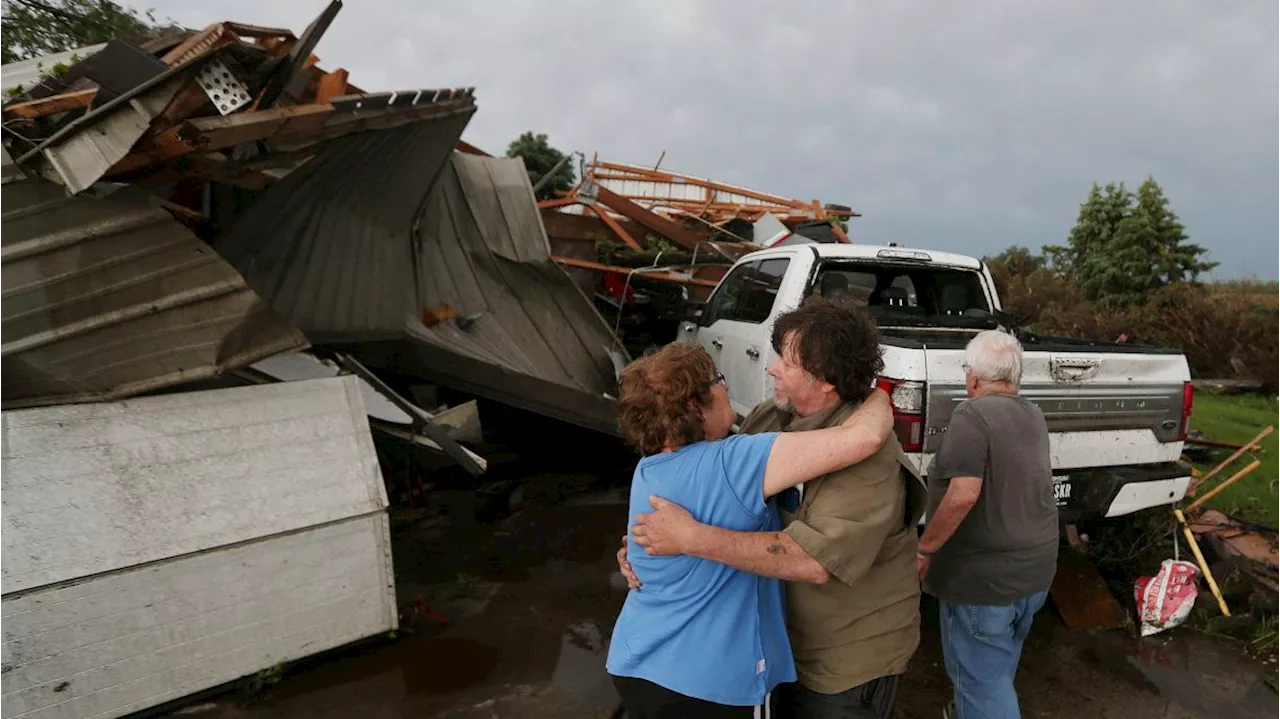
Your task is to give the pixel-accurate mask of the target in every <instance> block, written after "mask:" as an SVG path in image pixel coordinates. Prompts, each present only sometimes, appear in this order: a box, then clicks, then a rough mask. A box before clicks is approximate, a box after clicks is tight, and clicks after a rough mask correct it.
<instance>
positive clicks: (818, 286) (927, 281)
mask: <svg viewBox="0 0 1280 719" xmlns="http://www.w3.org/2000/svg"><path fill="white" fill-rule="evenodd" d="M809 295H810V296H820V297H824V298H828V299H844V298H851V299H852V300H853V301H854V302H855V303H857V304H859V305H862V306H865V307H867V308H868V309H869V311H870V312H871V313H872V315H873V316H876V317H880V316H882V315H886V314H888V315H893V316H916V317H923V316H930V317H938V316H941V317H946V316H971V317H972V316H973V313H974V312H979V313H983V314H985V313H989V312H990V311H991V307H990V305H989V303H988V302H987V298H986V295H985V294H984V293H983V291H982V279H981V276H980V275H979V274H978V273H977V272H975V271H972V270H967V269H960V268H955V267H931V266H920V267H909V268H908V267H903V266H901V265H886V264H874V263H869V262H858V261H845V262H841V261H830V260H829V261H827V262H824V263H823V265H822V267H821V269H819V271H818V274H817V277H816V278H815V281H814V285H813V287H812V288H811V289H810V291H809Z"/></svg>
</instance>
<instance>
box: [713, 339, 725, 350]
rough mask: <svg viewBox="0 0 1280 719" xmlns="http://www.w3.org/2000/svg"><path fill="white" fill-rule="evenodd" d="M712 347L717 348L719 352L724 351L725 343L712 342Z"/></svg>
mask: <svg viewBox="0 0 1280 719" xmlns="http://www.w3.org/2000/svg"><path fill="white" fill-rule="evenodd" d="M711 346H712V347H715V348H716V349H718V350H722V349H724V343H723V342H721V341H720V340H711Z"/></svg>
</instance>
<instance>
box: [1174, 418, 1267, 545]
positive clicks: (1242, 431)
mask: <svg viewBox="0 0 1280 719" xmlns="http://www.w3.org/2000/svg"><path fill="white" fill-rule="evenodd" d="M1276 411H1277V406H1276V398H1275V397H1255V396H1235V397H1230V396H1217V395H1210V394H1207V393H1204V394H1197V395H1196V401H1195V407H1194V409H1193V410H1192V413H1191V429H1193V430H1197V429H1198V430H1200V431H1202V432H1204V438H1205V439H1210V440H1215V441H1218V442H1235V443H1237V444H1244V443H1245V442H1248V441H1249V440H1251V439H1253V438H1254V436H1256V435H1257V434H1258V433H1259V432H1261V431H1262V430H1263V429H1265V428H1266V427H1267V425H1275V424H1276ZM1278 440H1280V438H1278V437H1277V433H1276V432H1272V433H1271V435H1270V436H1269V437H1267V438H1266V439H1264V440H1263V441H1262V445H1261V448H1260V450H1258V451H1254V452H1249V453H1246V454H1245V455H1244V456H1242V457H1240V458H1239V459H1237V460H1236V461H1235V462H1233V463H1232V464H1231V466H1229V467H1227V468H1226V469H1223V470H1222V471H1221V472H1219V473H1218V474H1217V475H1215V476H1214V478H1213V479H1211V480H1209V484H1207V485H1205V486H1203V487H1201V488H1200V491H1199V495H1200V496H1203V495H1204V494H1205V493H1207V492H1208V491H1209V490H1211V489H1213V487H1215V486H1217V485H1218V484H1219V483H1221V482H1222V481H1223V480H1226V479H1227V478H1228V477H1230V476H1231V475H1233V474H1235V473H1236V472H1237V471H1239V470H1241V469H1244V468H1245V467H1246V466H1248V464H1249V463H1250V462H1252V461H1253V460H1254V459H1255V458H1256V459H1259V460H1261V461H1262V465H1261V466H1259V467H1258V468H1257V469H1255V470H1253V472H1251V473H1250V474H1248V475H1247V476H1245V477H1243V478H1241V479H1240V480H1238V481H1237V482H1236V483H1235V484H1233V485H1231V486H1230V487H1228V488H1227V489H1225V490H1223V491H1222V493H1221V494H1219V495H1217V496H1215V497H1214V498H1213V499H1210V500H1209V501H1208V503H1207V506H1210V507H1214V508H1216V509H1220V510H1222V511H1224V512H1227V513H1229V514H1234V515H1238V516H1240V517H1242V518H1245V519H1249V520H1252V521H1254V522H1259V523H1261V524H1266V525H1268V526H1271V527H1276V526H1277V525H1278V524H1280V516H1278V515H1280V509H1278V507H1280V493H1277V487H1276V477H1277V476H1278V475H1277V462H1276V459H1277V446H1278V445H1277V441H1278ZM1230 453H1231V452H1230V451H1229V450H1227V451H1225V452H1224V453H1223V454H1220V455H1218V456H1217V457H1216V459H1215V460H1214V461H1211V462H1209V463H1207V464H1204V465H1197V468H1198V469H1200V470H1201V471H1204V470H1207V469H1210V468H1212V467H1213V466H1215V465H1216V464H1217V463H1218V462H1221V461H1222V460H1223V459H1226V457H1227V456H1228V455H1230Z"/></svg>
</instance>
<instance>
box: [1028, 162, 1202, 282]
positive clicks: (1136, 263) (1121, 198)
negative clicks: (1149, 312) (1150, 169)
mask: <svg viewBox="0 0 1280 719" xmlns="http://www.w3.org/2000/svg"><path fill="white" fill-rule="evenodd" d="M1188 239H1189V238H1188V237H1187V232H1186V228H1185V227H1183V226H1182V223H1181V222H1179V221H1178V216H1177V215H1176V214H1174V212H1173V211H1172V210H1171V209H1170V208H1169V200H1168V199H1167V198H1166V197H1165V196H1164V190H1162V189H1161V188H1160V185H1159V183H1157V182H1156V181H1155V178H1154V177H1148V178H1147V180H1146V181H1145V182H1143V183H1142V185H1141V186H1140V187H1139V188H1138V192H1137V194H1134V193H1132V192H1130V191H1129V190H1127V189H1126V188H1125V186H1124V183H1120V184H1118V185H1117V184H1108V185H1107V186H1106V188H1105V189H1104V188H1100V187H1099V186H1098V184H1097V183H1094V184H1093V187H1092V188H1091V189H1090V191H1089V196H1088V198H1086V199H1085V201H1084V203H1083V204H1081V205H1080V214H1079V216H1078V217H1077V219H1076V225H1075V227H1073V228H1072V229H1071V234H1070V235H1069V236H1068V238H1067V244H1066V245H1065V246H1047V247H1045V248H1044V251H1045V254H1046V256H1047V257H1048V258H1049V260H1048V263H1049V265H1050V266H1051V267H1052V268H1053V269H1054V271H1055V272H1056V273H1057V274H1058V275H1059V276H1061V277H1064V278H1066V279H1068V280H1070V281H1072V282H1075V283H1077V284H1078V285H1079V287H1080V289H1081V291H1082V292H1083V293H1084V298H1085V299H1087V300H1105V301H1106V302H1108V303H1111V304H1121V305H1128V304H1133V303H1134V302H1136V301H1138V300H1140V299H1141V298H1142V297H1143V295H1145V294H1147V293H1149V292H1152V291H1153V290H1156V289H1159V288H1161V287H1164V286H1166V285H1170V284H1174V283H1178V282H1192V281H1195V280H1196V278H1197V277H1198V276H1199V275H1200V274H1201V273H1203V272H1207V271H1209V270H1211V269H1213V268H1214V267H1216V266H1217V263H1214V262H1208V261H1206V260H1205V259H1204V255H1205V253H1206V250H1205V248H1203V247H1201V246H1200V245H1197V244H1193V243H1191V242H1189V241H1188Z"/></svg>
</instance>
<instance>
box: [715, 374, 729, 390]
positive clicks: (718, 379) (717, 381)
mask: <svg viewBox="0 0 1280 719" xmlns="http://www.w3.org/2000/svg"><path fill="white" fill-rule="evenodd" d="M711 384H722V385H724V386H725V387H728V386H729V380H727V379H725V378H724V374H723V373H721V372H716V378H715V379H714V380H712V382H711Z"/></svg>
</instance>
